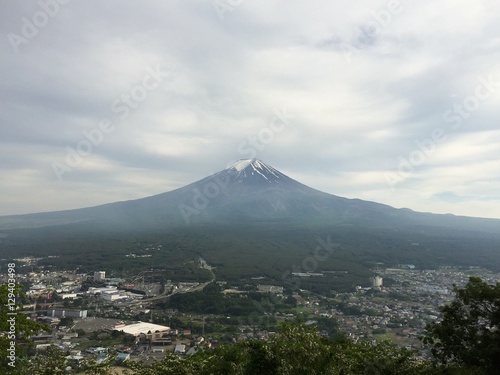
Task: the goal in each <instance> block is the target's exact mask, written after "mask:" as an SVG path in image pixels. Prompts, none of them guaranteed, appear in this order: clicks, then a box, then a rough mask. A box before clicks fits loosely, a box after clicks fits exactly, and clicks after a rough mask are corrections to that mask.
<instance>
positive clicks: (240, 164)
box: [229, 159, 257, 172]
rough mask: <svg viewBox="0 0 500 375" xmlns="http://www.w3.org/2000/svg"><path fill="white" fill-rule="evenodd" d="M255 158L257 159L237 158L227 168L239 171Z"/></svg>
mask: <svg viewBox="0 0 500 375" xmlns="http://www.w3.org/2000/svg"><path fill="white" fill-rule="evenodd" d="M256 160H257V159H241V160H238V161H237V162H236V163H234V164H233V165H231V166H230V167H229V168H234V169H236V170H237V171H238V172H241V171H242V170H243V169H245V168H246V167H248V166H249V165H250V164H252V163H253V162H254V161H256Z"/></svg>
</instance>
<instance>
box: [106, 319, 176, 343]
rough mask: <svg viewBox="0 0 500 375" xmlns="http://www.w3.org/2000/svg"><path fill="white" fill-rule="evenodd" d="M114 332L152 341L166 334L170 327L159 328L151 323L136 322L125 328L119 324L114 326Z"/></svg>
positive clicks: (159, 326)
mask: <svg viewBox="0 0 500 375" xmlns="http://www.w3.org/2000/svg"><path fill="white" fill-rule="evenodd" d="M115 330H117V331H122V332H124V333H126V334H128V335H132V336H135V337H138V336H144V337H145V338H147V339H153V340H154V339H157V338H160V337H162V336H163V335H164V334H166V333H169V332H170V327H167V326H161V325H158V324H153V323H146V322H138V323H135V324H129V325H126V326H124V325H121V324H119V325H117V326H115Z"/></svg>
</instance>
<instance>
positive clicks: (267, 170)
mask: <svg viewBox="0 0 500 375" xmlns="http://www.w3.org/2000/svg"><path fill="white" fill-rule="evenodd" d="M245 222H248V223H270V222H272V223H284V224H286V223H293V224H295V225H297V224H298V225H309V226H310V225H343V226H345V225H350V226H356V227H370V228H386V229H387V228H394V229H397V228H402V227H418V226H423V227H443V228H450V229H453V230H472V231H482V232H490V233H499V232H500V220H494V219H480V218H468V217H457V216H453V215H434V214H428V213H418V212H414V211H411V210H408V209H395V208H392V207H390V206H387V205H383V204H378V203H374V202H368V201H362V200H359V199H347V198H342V197H338V196H335V195H331V194H327V193H323V192H321V191H318V190H315V189H313V188H310V187H308V186H306V185H304V184H302V183H300V182H298V181H296V180H294V179H292V178H290V177H288V176H286V175H284V174H283V173H281V172H279V171H278V170H277V169H275V168H273V167H271V166H269V165H267V164H265V163H263V162H262V161H260V160H258V159H246V160H240V161H238V162H237V163H235V164H233V165H232V166H230V167H228V168H226V169H224V170H222V171H220V172H218V173H215V174H213V175H211V176H208V177H206V178H204V179H202V180H200V181H197V182H194V183H192V184H190V185H187V186H185V187H182V188H179V189H176V190H173V191H170V192H166V193H162V194H159V195H155V196H152V197H147V198H142V199H137V200H131V201H125V202H116V203H110V204H105V205H101V206H96V207H90V208H84V209H77V210H67V211H59V212H49V213H39V214H29V215H17V216H4V217H0V230H8V229H16V228H36V227H49V226H55V225H82V224H85V225H91V226H94V227H97V228H100V229H102V230H113V231H118V232H120V231H130V230H151V231H153V230H154V231H163V230H166V229H167V228H174V227H179V226H186V225H188V224H195V223H211V224H214V223H215V224H232V223H245Z"/></svg>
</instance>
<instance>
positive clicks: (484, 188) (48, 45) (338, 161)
mask: <svg viewBox="0 0 500 375" xmlns="http://www.w3.org/2000/svg"><path fill="white" fill-rule="evenodd" d="M498 14H500V3H499V2H498V1H497V0H484V1H477V0H463V1H456V0H455V1H451V0H449V1H447V0H443V1H438V2H436V1H427V0H422V1H416V0H413V1H406V0H401V1H399V2H398V1H373V0H369V1H368V0H366V1H351V2H345V1H332V0H328V1H308V2H305V1H285V0H282V1H278V0H275V1H268V0H266V1H264V0H262V1H257V0H251V1H250V0H242V1H239V0H216V1H212V0H210V1H189V0H182V1H145V2H139V1H126V0H125V1H105V2H104V1H89V0H87V1H68V0H64V1H63V0H59V1H56V0H41V1H40V2H36V1H31V2H27V1H25V2H18V1H3V2H2V3H1V5H0V20H1V21H0V28H1V34H2V39H1V43H0V56H1V58H0V77H1V81H0V85H1V86H0V96H1V101H0V103H1V104H0V130H1V137H0V170H1V182H0V215H7V214H20V213H30V212H39V211H55V210H62V209H71V208H79V207H86V206H93V205H98V204H102V203H108V202H114V201H120V200H129V199H136V198H140V197H145V196H149V195H153V194H158V193H162V192H165V191H169V190H172V189H175V188H178V187H181V186H184V185H186V184H188V183H190V182H193V181H196V180H198V179H201V178H203V177H205V176H207V175H209V174H211V173H214V172H216V171H218V170H221V169H223V168H225V167H226V165H227V164H228V163H230V162H232V161H235V160H237V159H241V158H248V157H257V158H259V159H261V160H263V161H264V162H266V163H268V164H270V165H272V166H274V167H275V168H277V169H279V170H280V171H282V172H283V173H285V174H287V175H289V176H290V177H292V178H295V179H297V180H299V181H301V182H303V183H305V184H307V185H309V186H311V187H314V188H316V189H319V190H322V191H325V192H328V193H332V194H335V195H339V196H344V197H349V198H361V199H366V200H372V201H376V202H380V203H385V204H389V205H392V206H395V207H408V208H411V209H414V210H417V211H430V212H435V213H454V214H460V215H470V216H481V217H495V218H500V129H499V125H500V105H499V104H500V68H499V66H500V65H497V64H498V63H500V23H499V22H498Z"/></svg>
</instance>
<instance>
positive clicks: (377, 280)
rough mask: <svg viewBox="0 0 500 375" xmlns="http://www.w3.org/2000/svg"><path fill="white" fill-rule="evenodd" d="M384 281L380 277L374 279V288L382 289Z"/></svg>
mask: <svg viewBox="0 0 500 375" xmlns="http://www.w3.org/2000/svg"><path fill="white" fill-rule="evenodd" d="M382 282H383V279H382V278H381V277H380V276H375V277H373V278H372V286H373V287H374V288H380V287H381V286H382Z"/></svg>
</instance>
